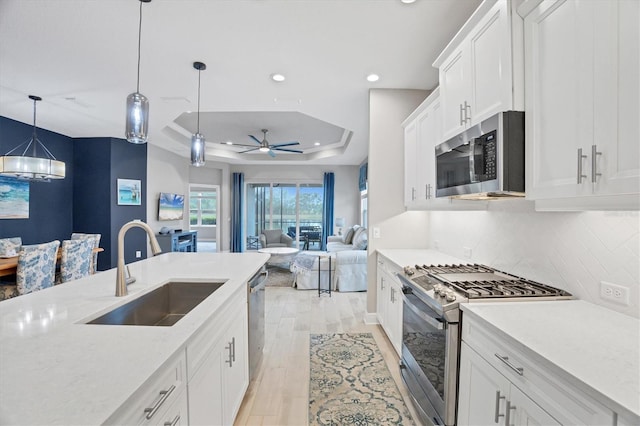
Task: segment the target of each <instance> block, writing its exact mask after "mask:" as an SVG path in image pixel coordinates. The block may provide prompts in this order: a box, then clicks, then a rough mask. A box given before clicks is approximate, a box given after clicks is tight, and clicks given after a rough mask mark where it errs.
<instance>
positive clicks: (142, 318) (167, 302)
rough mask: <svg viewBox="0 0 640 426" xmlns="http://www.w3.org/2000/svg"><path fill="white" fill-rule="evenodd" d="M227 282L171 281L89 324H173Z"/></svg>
mask: <svg viewBox="0 0 640 426" xmlns="http://www.w3.org/2000/svg"><path fill="white" fill-rule="evenodd" d="M225 282H226V281H208V282H183V281H171V282H168V283H166V284H164V285H163V286H161V287H158V288H157V289H155V290H153V291H151V292H149V293H147V294H144V295H142V296H140V297H138V298H137V299H135V300H132V301H131V302H128V303H126V304H124V305H122V306H119V307H117V308H115V309H114V310H112V311H109V312H107V313H106V314H104V315H102V316H100V317H98V318H96V319H94V320H91V321H89V322H87V324H108V325H146V326H169V327H170V326H172V325H174V324H175V323H177V322H178V321H180V319H182V317H184V316H185V315H186V314H188V313H189V312H190V311H191V310H192V309H193V308H195V307H196V306H198V305H199V304H200V302H202V301H203V300H204V299H206V298H207V297H209V295H211V294H212V293H213V292H214V291H216V290H217V289H219V288H220V287H222V285H223V284H224V283H225Z"/></svg>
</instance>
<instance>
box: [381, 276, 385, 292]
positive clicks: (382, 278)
mask: <svg viewBox="0 0 640 426" xmlns="http://www.w3.org/2000/svg"><path fill="white" fill-rule="evenodd" d="M380 290H384V277H380Z"/></svg>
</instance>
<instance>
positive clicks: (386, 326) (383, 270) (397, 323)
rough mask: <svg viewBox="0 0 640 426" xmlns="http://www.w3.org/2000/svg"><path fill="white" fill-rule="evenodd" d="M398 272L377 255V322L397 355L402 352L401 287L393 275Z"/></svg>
mask: <svg viewBox="0 0 640 426" xmlns="http://www.w3.org/2000/svg"><path fill="white" fill-rule="evenodd" d="M400 270H401V268H400V267H398V266H397V265H394V264H393V263H392V262H391V261H389V260H388V259H386V258H385V257H384V256H382V255H380V254H378V268H377V280H378V288H377V290H378V294H377V309H378V312H377V314H378V322H379V323H380V325H381V326H382V329H383V330H384V331H385V333H386V334H387V337H388V338H389V341H390V342H391V344H392V346H393V347H394V349H395V350H396V352H397V353H398V355H400V353H401V351H402V285H401V284H400V281H399V280H398V278H397V277H396V276H395V274H396V273H397V272H399V271H400Z"/></svg>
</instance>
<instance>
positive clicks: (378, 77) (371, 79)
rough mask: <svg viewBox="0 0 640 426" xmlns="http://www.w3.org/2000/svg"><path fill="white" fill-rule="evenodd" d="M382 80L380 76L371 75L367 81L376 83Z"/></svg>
mask: <svg viewBox="0 0 640 426" xmlns="http://www.w3.org/2000/svg"><path fill="white" fill-rule="evenodd" d="M378 80H380V76H379V75H378V74H369V75H368V76H367V81H370V82H372V83H373V82H374V81H378Z"/></svg>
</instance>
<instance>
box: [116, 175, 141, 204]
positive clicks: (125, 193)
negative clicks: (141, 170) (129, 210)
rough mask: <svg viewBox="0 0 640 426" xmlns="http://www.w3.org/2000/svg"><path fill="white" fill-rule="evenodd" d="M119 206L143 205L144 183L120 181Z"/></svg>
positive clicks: (127, 180)
mask: <svg viewBox="0 0 640 426" xmlns="http://www.w3.org/2000/svg"><path fill="white" fill-rule="evenodd" d="M118 205H119V206H139V205H142V182H141V181H139V180H135V179H118Z"/></svg>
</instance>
